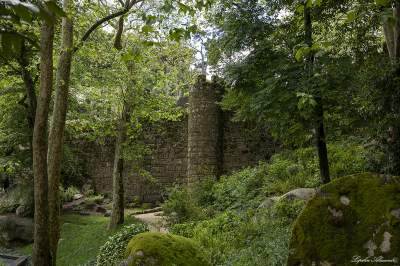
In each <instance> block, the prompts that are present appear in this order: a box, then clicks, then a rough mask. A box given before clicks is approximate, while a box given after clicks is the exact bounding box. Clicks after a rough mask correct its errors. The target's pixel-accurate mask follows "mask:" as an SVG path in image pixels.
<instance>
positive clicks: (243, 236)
mask: <svg viewBox="0 0 400 266" xmlns="http://www.w3.org/2000/svg"><path fill="white" fill-rule="evenodd" d="M328 152H329V159H330V168H331V176H332V177H333V178H336V177H339V176H343V175H349V174H354V173H359V172H364V171H379V169H380V168H381V166H380V163H381V162H382V160H381V159H382V158H383V157H382V153H380V152H377V151H376V150H373V149H369V148H365V147H364V146H362V145H360V144H357V143H347V142H344V143H336V144H330V145H328ZM319 185H320V177H319V166H318V157H317V154H316V150H315V148H314V147H310V148H302V149H298V150H294V151H283V152H281V153H279V154H276V155H274V156H273V157H272V158H271V160H270V162H269V163H263V162H261V163H260V164H259V165H258V166H256V167H253V168H246V169H243V170H241V171H238V172H236V173H233V174H231V175H229V176H223V177H221V178H220V180H218V181H214V180H212V179H207V180H205V181H202V182H199V183H197V184H195V185H193V186H192V187H191V188H190V189H188V188H184V187H182V188H177V187H176V188H173V189H172V190H171V191H170V197H169V199H168V200H167V201H166V203H165V204H164V206H163V207H164V210H165V213H166V214H167V215H169V217H170V222H171V223H172V225H171V228H170V231H171V232H172V233H174V234H178V235H182V236H185V237H189V238H192V239H194V240H195V241H197V242H198V243H199V244H200V245H201V246H202V247H203V248H204V250H205V253H206V255H207V257H208V259H209V260H210V261H211V262H212V264H213V265H238V266H239V265H240V266H242V265H249V266H250V265H256V266H257V265H260V266H261V265H285V264H286V259H287V256H288V252H289V250H288V248H289V238H290V232H291V227H292V224H293V221H294V220H295V219H296V217H297V216H298V215H299V213H300V211H301V210H302V208H303V206H304V202H303V201H288V200H279V201H278V202H276V203H275V204H274V205H273V206H272V207H271V208H268V209H262V208H259V206H260V204H261V203H262V202H263V201H264V200H265V199H266V198H267V197H270V196H279V195H282V194H284V193H286V192H288V191H290V190H293V189H295V188H299V187H317V186H319Z"/></svg>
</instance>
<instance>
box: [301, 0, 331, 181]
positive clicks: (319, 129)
mask: <svg viewBox="0 0 400 266" xmlns="http://www.w3.org/2000/svg"><path fill="white" fill-rule="evenodd" d="M304 29H305V42H306V44H307V45H308V46H309V47H312V45H313V39H312V19H311V8H310V7H308V6H307V4H304ZM307 64H308V72H309V73H308V74H309V77H312V75H313V65H314V56H313V55H312V54H311V55H310V56H309V58H308V63H307ZM315 96H316V97H315V98H316V102H317V105H316V107H315V116H316V123H315V124H316V126H315V139H316V143H315V144H316V148H317V151H318V160H319V170H320V174H321V181H322V183H323V184H326V183H329V182H330V181H331V179H330V175H329V161H328V149H327V146H326V136H325V127H324V106H323V102H322V93H321V91H318V92H317V93H316V95H315Z"/></svg>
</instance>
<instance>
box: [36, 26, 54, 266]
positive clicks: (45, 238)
mask: <svg viewBox="0 0 400 266" xmlns="http://www.w3.org/2000/svg"><path fill="white" fill-rule="evenodd" d="M53 38H54V26H53V25H50V24H48V23H47V22H45V21H43V25H42V26H41V29H40V92H39V99H38V104H37V109H36V115H35V127H34V131H33V141H32V142H33V143H32V144H33V175H34V193H35V231H34V240H35V242H34V244H33V254H32V261H33V265H35V266H49V265H50V261H51V257H50V250H49V235H48V225H49V223H48V218H49V212H48V211H49V210H48V187H47V186H48V180H47V118H48V113H49V103H50V98H51V91H52V86H53Z"/></svg>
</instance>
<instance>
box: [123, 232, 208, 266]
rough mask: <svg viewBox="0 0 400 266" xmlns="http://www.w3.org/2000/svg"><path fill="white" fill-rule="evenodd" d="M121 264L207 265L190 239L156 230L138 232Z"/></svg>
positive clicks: (152, 265)
mask: <svg viewBox="0 0 400 266" xmlns="http://www.w3.org/2000/svg"><path fill="white" fill-rule="evenodd" d="M125 258H126V260H125V261H124V263H123V265H127V266H137V265H140V266H172V265H176V266H186V265H188V266H189V265H190V266H209V265H210V264H209V263H208V262H207V261H206V259H205V256H204V255H203V253H202V252H201V250H200V249H199V247H198V246H197V245H196V243H195V242H193V241H192V240H190V239H188V238H185V237H182V236H177V235H172V234H163V233H156V232H147V233H142V234H138V235H136V236H135V237H133V238H132V240H131V241H130V242H129V244H128V246H127V248H126V251H125Z"/></svg>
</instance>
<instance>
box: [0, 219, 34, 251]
mask: <svg viewBox="0 0 400 266" xmlns="http://www.w3.org/2000/svg"><path fill="white" fill-rule="evenodd" d="M33 229H34V223H33V219H30V218H23V217H18V216H16V215H13V214H12V215H1V216H0V243H1V244H3V245H6V246H8V245H10V244H13V243H15V242H23V243H30V242H33Z"/></svg>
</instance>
